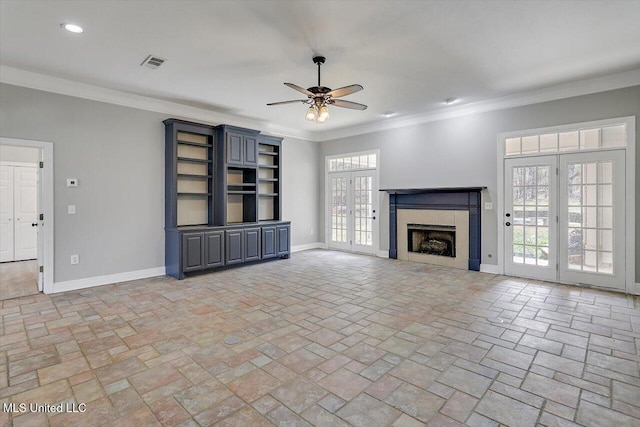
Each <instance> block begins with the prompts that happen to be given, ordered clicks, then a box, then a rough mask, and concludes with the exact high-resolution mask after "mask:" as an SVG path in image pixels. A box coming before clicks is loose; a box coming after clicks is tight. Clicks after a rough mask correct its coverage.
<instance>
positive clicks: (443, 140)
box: [320, 86, 640, 277]
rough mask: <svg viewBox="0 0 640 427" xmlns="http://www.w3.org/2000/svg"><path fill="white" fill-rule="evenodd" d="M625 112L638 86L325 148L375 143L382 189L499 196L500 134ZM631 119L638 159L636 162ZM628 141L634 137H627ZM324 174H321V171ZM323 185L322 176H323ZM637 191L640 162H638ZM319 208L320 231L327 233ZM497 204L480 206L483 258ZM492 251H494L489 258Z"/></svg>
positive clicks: (639, 203)
mask: <svg viewBox="0 0 640 427" xmlns="http://www.w3.org/2000/svg"><path fill="white" fill-rule="evenodd" d="M622 116H636V123H637V118H638V117H640V86H634V87H631V88H625V89H619V90H613V91H608V92H602V93H597V94H592V95H585V96H579V97H574V98H567V99H562V100H558V101H550V102H544V103H539V104H533V105H527V106H523V107H517V108H510V109H505V110H500V111H493V112H488V113H482V114H475V115H469V116H465V117H460V118H455V119H449V120H442V121H438V122H432V123H425V124H421V125H416V126H410V127H405V128H399V129H393V130H389V131H383V132H375V133H370V134H365V135H358V136H354V137H349V138H342V139H337V140H332V141H325V142H323V143H322V152H321V155H322V157H321V159H320V164H321V165H322V167H323V168H324V157H325V156H327V155H334V154H342V153H351V152H358V151H366V150H371V149H379V150H380V188H411V187H415V188H431V187H463V186H474V187H476V186H486V187H488V190H487V191H486V192H484V194H483V199H484V201H493V202H494V205H495V202H497V200H498V198H497V194H496V189H497V168H498V166H497V134H498V133H500V132H508V131H517V130H524V129H532V128H540V127H546V126H555V125H563V124H568V123H576V122H585V121H590V120H601V119H607V118H614V117H622ZM638 140H640V129H638V126H637V125H636V141H635V144H636V164H637V165H640V161H638V159H640V149H638V145H639V144H638ZM632 143H633V142H632ZM322 180H323V181H324V174H323V178H322ZM322 186H323V188H324V182H323V183H322ZM636 189H637V190H640V168H638V167H636ZM381 196H383V197H381V204H380V211H381V214H382V215H381V217H380V240H381V244H380V249H381V250H386V249H388V248H389V220H388V209H389V200H388V197H387V196H386V194H383V195H381ZM324 212H325V209H323V210H322V218H321V221H322V224H323V228H322V235H321V238H322V239H323V240H324ZM496 215H497V210H495V209H494V210H493V211H486V210H483V211H482V263H484V264H496V263H497V260H496V252H497V228H496V227H497V217H496ZM635 220H636V259H637V260H636V277H640V227H638V224H639V222H640V198H638V197H636V218H635ZM490 255H491V257H489V256H490Z"/></svg>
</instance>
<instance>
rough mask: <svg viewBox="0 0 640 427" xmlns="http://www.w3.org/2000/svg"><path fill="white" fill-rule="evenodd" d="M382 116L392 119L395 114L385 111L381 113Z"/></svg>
mask: <svg viewBox="0 0 640 427" xmlns="http://www.w3.org/2000/svg"><path fill="white" fill-rule="evenodd" d="M382 115H383V116H385V117H392V116H395V115H396V113H395V112H393V111H387V112H385V113H382Z"/></svg>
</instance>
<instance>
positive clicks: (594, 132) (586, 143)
mask: <svg viewBox="0 0 640 427" xmlns="http://www.w3.org/2000/svg"><path fill="white" fill-rule="evenodd" d="M598 147H600V129H599V128H598V129H586V130H581V131H580V149H581V150H585V149H589V148H598Z"/></svg>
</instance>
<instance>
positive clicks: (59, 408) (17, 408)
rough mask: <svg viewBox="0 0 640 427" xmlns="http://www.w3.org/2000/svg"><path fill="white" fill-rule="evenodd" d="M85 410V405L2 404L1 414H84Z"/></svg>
mask: <svg viewBox="0 0 640 427" xmlns="http://www.w3.org/2000/svg"><path fill="white" fill-rule="evenodd" d="M86 410H87V404H86V403H58V404H57V405H51V404H49V403H15V402H14V403H3V404H2V412H12V413H16V412H19V413H25V412H44V413H51V414H54V413H55V414H58V413H63V412H78V413H81V412H85V411H86Z"/></svg>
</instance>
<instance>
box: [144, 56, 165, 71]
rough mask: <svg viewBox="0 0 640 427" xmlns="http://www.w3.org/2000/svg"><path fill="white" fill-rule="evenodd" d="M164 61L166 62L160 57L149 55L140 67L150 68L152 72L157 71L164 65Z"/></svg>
mask: <svg viewBox="0 0 640 427" xmlns="http://www.w3.org/2000/svg"><path fill="white" fill-rule="evenodd" d="M164 61H166V59H162V58H160V57H158V56H153V55H149V56H147V57H146V58H145V60H144V61H142V64H140V65H142V66H145V67H149V68H151V69H152V70H155V69H156V68H158V67H159V66H161V65H162V64H164Z"/></svg>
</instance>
